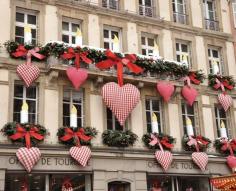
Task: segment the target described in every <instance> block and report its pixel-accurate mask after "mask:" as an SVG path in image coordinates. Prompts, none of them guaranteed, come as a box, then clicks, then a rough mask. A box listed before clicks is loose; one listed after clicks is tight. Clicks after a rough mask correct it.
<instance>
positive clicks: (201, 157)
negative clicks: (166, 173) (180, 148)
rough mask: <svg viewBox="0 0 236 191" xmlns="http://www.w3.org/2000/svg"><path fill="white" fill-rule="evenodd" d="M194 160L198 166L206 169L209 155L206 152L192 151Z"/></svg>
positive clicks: (203, 169)
mask: <svg viewBox="0 0 236 191" xmlns="http://www.w3.org/2000/svg"><path fill="white" fill-rule="evenodd" d="M192 159H193V162H194V163H195V164H196V165H198V167H199V168H200V169H201V170H202V171H205V170H206V165H207V163H208V155H207V154H206V153H204V152H194V153H192Z"/></svg>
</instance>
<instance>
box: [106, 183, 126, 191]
mask: <svg viewBox="0 0 236 191" xmlns="http://www.w3.org/2000/svg"><path fill="white" fill-rule="evenodd" d="M108 191H130V183H128V182H124V181H114V182H110V183H108Z"/></svg>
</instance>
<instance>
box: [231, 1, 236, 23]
mask: <svg viewBox="0 0 236 191" xmlns="http://www.w3.org/2000/svg"><path fill="white" fill-rule="evenodd" d="M232 7H233V17H234V27H236V0H233V1H232Z"/></svg>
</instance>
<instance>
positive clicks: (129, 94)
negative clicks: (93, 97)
mask: <svg viewBox="0 0 236 191" xmlns="http://www.w3.org/2000/svg"><path fill="white" fill-rule="evenodd" d="M102 97H103V100H104V102H105V104H106V105H107V107H109V108H110V109H111V111H112V112H113V113H114V115H115V116H116V118H117V120H118V121H119V123H120V125H121V126H123V125H124V123H125V120H126V119H127V117H128V116H129V114H130V113H131V112H132V110H133V109H134V108H135V106H136V105H137V104H138V102H139V100H140V92H139V90H138V88H136V87H135V86H134V85H132V84H125V85H124V86H122V87H120V86H119V85H118V84H117V83H115V82H110V83H107V84H105V85H104V86H103V87H102Z"/></svg>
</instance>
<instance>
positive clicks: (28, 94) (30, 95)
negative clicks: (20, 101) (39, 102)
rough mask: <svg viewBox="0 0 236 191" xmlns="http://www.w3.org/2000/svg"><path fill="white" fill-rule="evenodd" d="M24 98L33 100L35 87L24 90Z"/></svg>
mask: <svg viewBox="0 0 236 191" xmlns="http://www.w3.org/2000/svg"><path fill="white" fill-rule="evenodd" d="M26 97H27V98H32V99H35V98H36V87H32V86H30V87H28V88H27V89H26Z"/></svg>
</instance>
